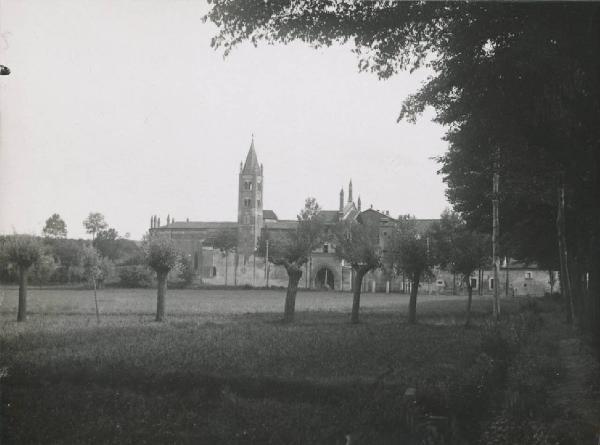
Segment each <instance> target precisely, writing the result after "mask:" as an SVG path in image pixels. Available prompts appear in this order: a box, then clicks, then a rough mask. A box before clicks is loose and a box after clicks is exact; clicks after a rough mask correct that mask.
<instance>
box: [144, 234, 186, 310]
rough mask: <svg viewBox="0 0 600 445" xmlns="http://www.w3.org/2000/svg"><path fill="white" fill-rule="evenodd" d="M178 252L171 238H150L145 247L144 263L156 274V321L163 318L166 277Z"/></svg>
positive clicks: (177, 256)
mask: <svg viewBox="0 0 600 445" xmlns="http://www.w3.org/2000/svg"><path fill="white" fill-rule="evenodd" d="M179 256H180V252H179V251H178V250H177V247H176V246H175V243H174V242H173V240H172V239H171V238H167V237H165V236H160V235H156V236H152V237H151V238H150V239H149V240H148V242H147V246H146V262H147V264H148V266H150V267H151V268H152V269H153V270H154V271H155V272H156V279H157V281H158V289H157V298H156V321H163V320H164V317H165V298H166V295H167V275H168V274H169V271H170V270H171V269H172V268H173V267H174V266H175V265H176V264H177V261H178V258H179Z"/></svg>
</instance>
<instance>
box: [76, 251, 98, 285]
mask: <svg viewBox="0 0 600 445" xmlns="http://www.w3.org/2000/svg"><path fill="white" fill-rule="evenodd" d="M101 260H102V257H101V256H100V253H99V252H98V250H97V249H95V248H94V247H93V246H84V247H83V251H82V258H81V265H82V267H83V270H84V274H85V277H86V278H87V279H88V281H89V282H90V283H91V282H93V281H97V280H98V279H99V278H100V277H101V276H102V268H101Z"/></svg>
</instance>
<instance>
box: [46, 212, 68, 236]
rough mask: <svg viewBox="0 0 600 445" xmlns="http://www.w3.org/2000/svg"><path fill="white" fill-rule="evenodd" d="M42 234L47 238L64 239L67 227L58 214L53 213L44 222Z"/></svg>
mask: <svg viewBox="0 0 600 445" xmlns="http://www.w3.org/2000/svg"><path fill="white" fill-rule="evenodd" d="M42 234H43V235H44V236H45V237H48V238H66V237H67V225H66V224H65V222H64V220H63V219H62V218H61V217H60V215H59V214H58V213H54V214H53V215H52V216H51V217H50V218H48V219H47V220H46V225H45V226H44V230H42Z"/></svg>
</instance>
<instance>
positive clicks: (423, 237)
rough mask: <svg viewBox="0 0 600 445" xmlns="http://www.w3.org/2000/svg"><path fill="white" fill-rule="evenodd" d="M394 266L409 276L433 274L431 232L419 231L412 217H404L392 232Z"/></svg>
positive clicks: (419, 276)
mask: <svg viewBox="0 0 600 445" xmlns="http://www.w3.org/2000/svg"><path fill="white" fill-rule="evenodd" d="M392 251H393V262H394V267H395V268H396V270H397V271H399V272H404V273H405V274H406V275H408V276H409V277H415V276H416V277H418V278H417V281H419V279H420V278H421V277H422V276H424V275H426V274H431V268H432V266H433V264H434V262H435V261H434V256H433V255H432V254H431V252H430V235H429V233H421V232H419V230H418V228H417V225H416V221H415V219H414V218H412V217H403V218H400V219H399V221H398V224H397V226H396V227H395V230H394V231H393V232H392Z"/></svg>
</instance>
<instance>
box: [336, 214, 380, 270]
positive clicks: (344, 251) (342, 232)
mask: <svg viewBox="0 0 600 445" xmlns="http://www.w3.org/2000/svg"><path fill="white" fill-rule="evenodd" d="M333 238H334V243H335V253H336V255H337V256H338V257H339V258H341V259H343V260H345V261H347V262H348V263H350V265H351V266H352V268H353V269H355V270H358V269H364V272H365V273H366V272H368V271H369V270H373V269H376V268H378V267H379V266H381V248H380V246H379V242H378V230H377V227H371V226H369V225H367V224H362V223H360V222H358V221H356V220H346V221H342V222H340V223H339V224H338V225H337V226H336V227H335V229H334V232H333Z"/></svg>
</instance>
